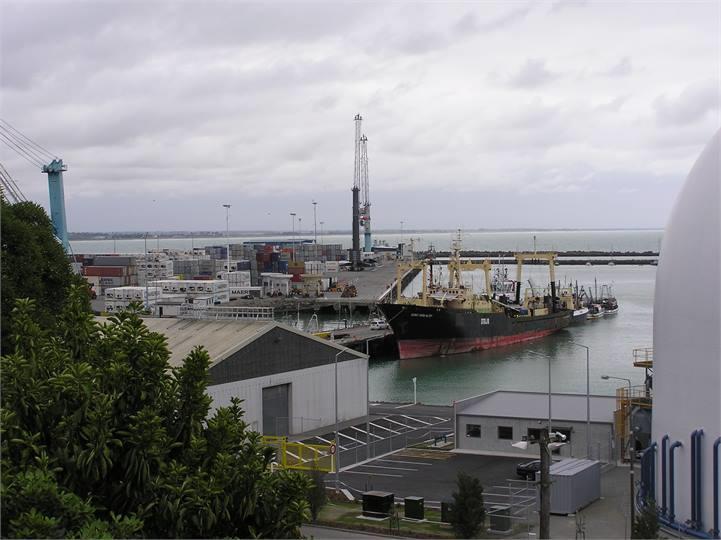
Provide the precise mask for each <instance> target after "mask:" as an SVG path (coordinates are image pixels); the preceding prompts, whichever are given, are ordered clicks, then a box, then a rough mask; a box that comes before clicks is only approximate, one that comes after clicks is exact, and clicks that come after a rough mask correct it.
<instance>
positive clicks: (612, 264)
mask: <svg viewBox="0 0 721 540" xmlns="http://www.w3.org/2000/svg"><path fill="white" fill-rule="evenodd" d="M608 266H616V263H615V262H613V261H608Z"/></svg>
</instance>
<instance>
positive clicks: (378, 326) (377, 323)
mask: <svg viewBox="0 0 721 540" xmlns="http://www.w3.org/2000/svg"><path fill="white" fill-rule="evenodd" d="M387 328H388V323H387V322H386V321H385V320H383V319H373V320H371V330H386V329H387Z"/></svg>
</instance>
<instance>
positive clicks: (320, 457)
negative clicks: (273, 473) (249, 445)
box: [263, 436, 335, 472]
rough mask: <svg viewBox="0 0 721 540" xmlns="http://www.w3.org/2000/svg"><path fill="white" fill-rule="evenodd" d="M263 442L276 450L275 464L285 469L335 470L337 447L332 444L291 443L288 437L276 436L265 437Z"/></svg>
mask: <svg viewBox="0 0 721 540" xmlns="http://www.w3.org/2000/svg"><path fill="white" fill-rule="evenodd" d="M263 442H264V443H265V444H267V445H268V446H270V447H272V448H275V450H276V452H275V458H276V461H275V462H276V463H277V464H278V466H279V467H282V468H284V469H295V470H300V471H313V470H318V471H322V472H333V471H334V470H335V447H334V445H332V444H329V445H328V444H306V443H302V442H289V441H288V438H287V437H274V436H264V437H263Z"/></svg>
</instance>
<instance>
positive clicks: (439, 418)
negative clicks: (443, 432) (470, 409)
mask: <svg viewBox="0 0 721 540" xmlns="http://www.w3.org/2000/svg"><path fill="white" fill-rule="evenodd" d="M429 418H435V419H436V420H440V421H441V422H449V421H450V420H451V419H450V418H441V417H439V416H430V417H429Z"/></svg>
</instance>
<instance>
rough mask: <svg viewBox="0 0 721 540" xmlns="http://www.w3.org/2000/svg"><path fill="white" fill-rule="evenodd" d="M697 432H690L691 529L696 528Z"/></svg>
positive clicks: (695, 430)
mask: <svg viewBox="0 0 721 540" xmlns="http://www.w3.org/2000/svg"><path fill="white" fill-rule="evenodd" d="M697 434H698V430H697V429H694V430H693V431H692V432H691V527H694V528H695V527H696V435H697Z"/></svg>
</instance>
